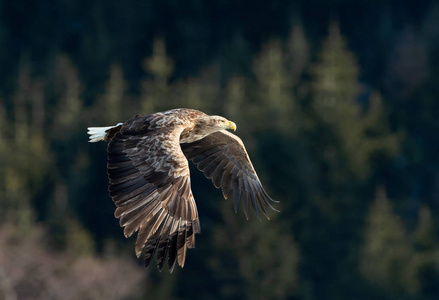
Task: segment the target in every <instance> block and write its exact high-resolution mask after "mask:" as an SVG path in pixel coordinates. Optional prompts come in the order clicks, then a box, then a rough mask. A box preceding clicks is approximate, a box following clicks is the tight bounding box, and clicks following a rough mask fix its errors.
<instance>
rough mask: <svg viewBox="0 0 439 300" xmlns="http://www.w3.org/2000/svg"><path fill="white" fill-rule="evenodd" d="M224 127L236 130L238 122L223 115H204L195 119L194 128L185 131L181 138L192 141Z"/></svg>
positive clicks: (186, 141) (187, 141)
mask: <svg viewBox="0 0 439 300" xmlns="http://www.w3.org/2000/svg"><path fill="white" fill-rule="evenodd" d="M224 129H233V130H234V131H235V130H236V124H235V123H234V122H232V121H229V120H227V119H226V118H224V117H221V116H209V115H204V116H201V117H198V118H197V119H196V120H195V126H194V127H193V128H192V129H190V130H188V131H187V133H185V132H183V138H182V137H180V140H183V141H184V142H185V143H191V142H193V141H196V140H199V139H202V138H204V137H205V136H207V135H209V134H212V133H214V132H217V131H221V130H224ZM186 135H187V136H186Z"/></svg>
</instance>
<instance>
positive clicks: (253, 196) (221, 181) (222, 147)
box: [181, 130, 277, 219]
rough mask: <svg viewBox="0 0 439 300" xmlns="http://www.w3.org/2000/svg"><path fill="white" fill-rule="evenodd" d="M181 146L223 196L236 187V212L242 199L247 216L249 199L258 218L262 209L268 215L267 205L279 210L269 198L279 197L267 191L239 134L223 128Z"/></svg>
mask: <svg viewBox="0 0 439 300" xmlns="http://www.w3.org/2000/svg"><path fill="white" fill-rule="evenodd" d="M181 148H182V150H183V153H184V155H186V157H187V158H188V159H189V160H191V161H192V162H193V163H195V164H196V165H197V167H198V169H199V170H201V171H202V172H204V175H205V176H206V177H207V178H209V179H211V180H212V182H213V184H214V185H215V187H216V188H220V187H221V189H222V191H223V196H224V198H226V199H227V197H228V195H229V193H230V191H231V190H232V191H233V198H234V206H235V212H237V211H238V207H239V204H240V202H241V199H242V202H243V207H244V213H245V216H246V218H247V219H248V217H249V203H250V202H251V203H252V205H253V208H254V209H255V211H256V214H257V216H258V218H259V216H260V213H259V211H260V210H261V211H262V213H263V214H264V215H265V216H266V217H267V219H269V217H268V215H267V209H266V207H267V206H268V207H270V208H271V209H273V210H276V209H275V208H274V207H273V206H272V205H271V203H270V202H277V201H274V200H273V199H271V198H270V197H269V196H268V195H267V193H266V192H265V190H264V188H263V187H262V184H261V182H260V181H259V178H258V175H257V174H256V172H255V169H254V168H253V165H252V163H251V161H250V158H249V157H248V154H247V151H246V150H245V147H244V144H243V143H242V141H241V139H240V138H239V137H237V136H236V135H234V134H232V133H230V132H228V131H225V130H222V131H218V132H215V133H212V134H210V135H208V136H207V137H205V138H203V139H201V140H198V141H195V142H193V143H186V144H181ZM276 211H277V210H276Z"/></svg>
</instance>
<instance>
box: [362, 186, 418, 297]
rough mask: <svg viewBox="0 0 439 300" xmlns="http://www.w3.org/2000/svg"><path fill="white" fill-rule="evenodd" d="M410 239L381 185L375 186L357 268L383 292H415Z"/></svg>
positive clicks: (414, 266) (414, 265)
mask: <svg viewBox="0 0 439 300" xmlns="http://www.w3.org/2000/svg"><path fill="white" fill-rule="evenodd" d="M413 258H414V251H413V248H412V246H411V243H410V239H409V238H408V236H407V233H406V231H405V229H404V225H403V223H402V221H401V219H400V218H399V217H398V216H396V215H395V213H394V212H393V211H392V206H391V204H390V202H389V200H388V199H387V196H386V192H385V190H384V189H383V188H378V189H377V193H376V198H375V201H374V202H373V204H372V206H371V208H370V210H369V214H368V216H367V219H366V227H365V232H364V242H363V246H362V248H361V254H360V271H361V273H362V274H363V276H364V277H365V278H366V279H367V280H368V281H369V282H370V283H371V284H372V285H373V286H374V287H375V288H378V289H381V290H382V291H383V293H384V294H385V295H389V296H398V295H399V296H403V295H408V294H414V293H415V292H416V290H417V288H418V284H419V282H418V281H417V278H416V261H415V260H414V259H413Z"/></svg>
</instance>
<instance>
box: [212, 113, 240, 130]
mask: <svg viewBox="0 0 439 300" xmlns="http://www.w3.org/2000/svg"><path fill="white" fill-rule="evenodd" d="M207 123H208V124H207V125H208V126H209V127H212V128H215V129H217V130H223V129H233V131H236V124H235V123H234V122H232V121H229V120H227V119H226V118H224V117H221V116H209V120H208V122H207Z"/></svg>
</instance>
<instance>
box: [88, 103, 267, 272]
mask: <svg viewBox="0 0 439 300" xmlns="http://www.w3.org/2000/svg"><path fill="white" fill-rule="evenodd" d="M226 129H233V130H236V125H235V123H233V122H231V121H229V120H227V119H225V118H223V117H220V116H209V115H207V114H205V113H203V112H201V111H197V110H194V109H184V108H179V109H172V110H168V111H165V112H158V113H154V114H151V115H146V116H134V117H133V118H132V119H130V120H127V121H125V122H124V123H119V124H117V125H116V126H110V127H89V128H88V130H89V131H88V134H89V135H90V142H98V141H102V140H105V141H109V143H108V149H107V154H108V157H107V162H108V164H107V171H108V177H109V181H110V187H109V191H110V196H111V197H112V199H113V201H114V203H115V204H116V207H117V208H116V211H115V213H114V215H115V217H116V218H119V220H120V225H121V226H122V227H124V234H125V237H129V236H131V235H132V234H133V233H134V232H136V231H139V232H138V235H137V241H136V247H135V250H136V255H137V257H141V256H142V257H143V259H144V261H145V266H146V267H148V266H149V264H150V262H151V259H152V258H153V256H154V253H157V254H156V257H157V266H158V268H159V270H160V271H161V270H162V268H163V266H164V264H165V261H166V259H167V260H168V266H169V270H170V271H171V272H172V270H173V269H174V267H175V264H176V263H177V262H178V265H180V266H181V267H183V266H184V263H185V259H186V250H187V248H194V247H195V233H199V232H200V222H199V219H198V211H197V206H196V204H195V200H194V197H193V195H192V190H191V186H190V174H189V166H188V160H190V161H192V162H193V163H195V164H196V165H197V167H198V169H199V170H201V171H202V172H203V173H204V175H205V176H206V177H207V178H209V179H211V180H212V182H213V184H214V185H215V187H217V188H221V189H222V192H223V196H224V198H227V197H228V196H229V194H230V193H232V194H233V199H234V208H235V211H236V212H237V211H238V208H239V205H240V202H242V204H243V209H244V213H245V216H246V218H247V219H248V217H249V206H250V205H249V204H250V203H251V205H252V206H253V209H254V210H255V212H256V214H257V216H258V217H259V215H260V213H261V212H262V214H264V215H265V216H266V217H267V218H268V214H267V207H269V208H271V209H273V210H276V209H275V208H273V207H272V205H271V203H270V202H276V201H274V200H272V199H271V198H270V197H269V196H268V195H267V193H266V192H265V190H264V188H263V187H262V184H261V182H260V181H259V178H258V176H257V174H256V172H255V170H254V168H253V165H252V163H251V161H250V158H249V157H248V154H247V151H246V150H245V147H244V144H243V143H242V141H241V139H240V138H239V137H237V136H236V135H234V134H232V133H230V132H228V131H226Z"/></svg>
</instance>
